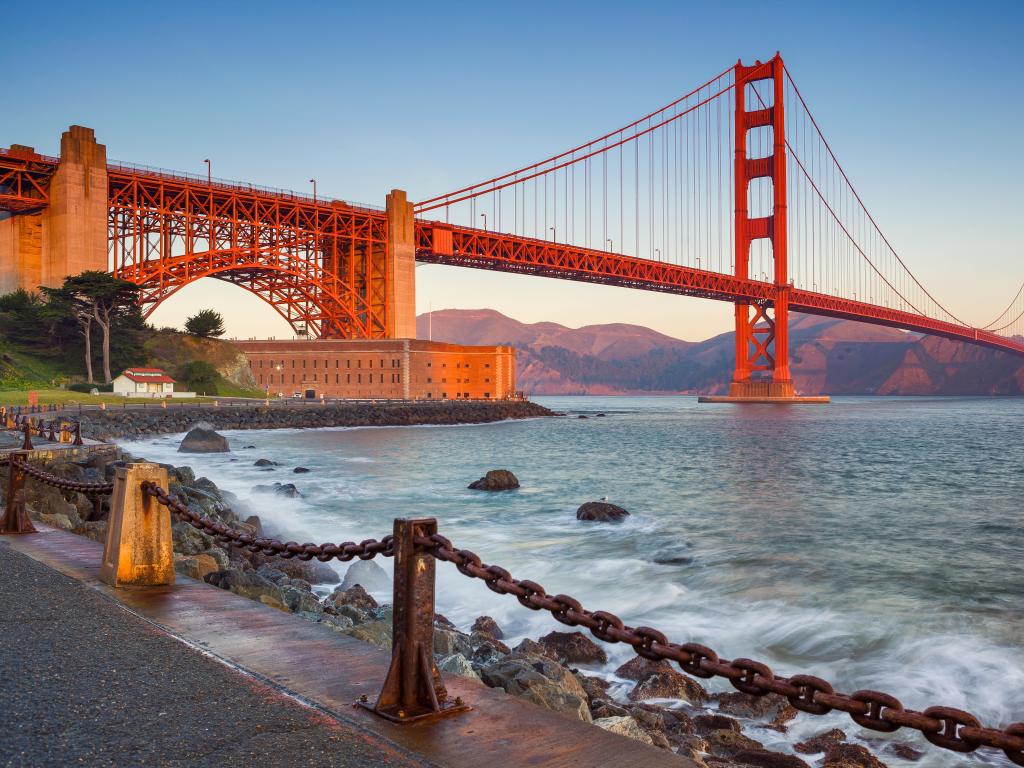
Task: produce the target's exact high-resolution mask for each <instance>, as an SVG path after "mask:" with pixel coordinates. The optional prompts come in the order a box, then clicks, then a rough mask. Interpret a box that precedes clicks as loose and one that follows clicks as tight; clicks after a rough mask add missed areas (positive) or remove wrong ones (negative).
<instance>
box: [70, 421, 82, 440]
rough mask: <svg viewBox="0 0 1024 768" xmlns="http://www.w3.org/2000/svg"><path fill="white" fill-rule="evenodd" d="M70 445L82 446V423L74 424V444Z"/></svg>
mask: <svg viewBox="0 0 1024 768" xmlns="http://www.w3.org/2000/svg"><path fill="white" fill-rule="evenodd" d="M72 445H83V443H82V422H80V421H79V422H76V423H75V442H74V443H72Z"/></svg>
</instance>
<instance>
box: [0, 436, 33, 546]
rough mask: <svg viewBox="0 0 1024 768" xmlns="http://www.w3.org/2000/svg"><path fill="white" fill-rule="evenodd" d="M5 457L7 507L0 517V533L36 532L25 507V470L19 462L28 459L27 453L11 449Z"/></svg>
mask: <svg viewBox="0 0 1024 768" xmlns="http://www.w3.org/2000/svg"><path fill="white" fill-rule="evenodd" d="M7 459H8V464H7V469H8V472H7V509H6V511H5V512H4V515H3V517H2V518H0V535H7V534H13V533H36V529H35V526H33V525H32V520H31V519H30V518H29V516H28V510H26V509H25V470H24V469H22V466H21V463H22V462H24V461H26V460H27V459H28V453H27V452H24V451H12V452H11V453H10V454H9V455H8V457H7Z"/></svg>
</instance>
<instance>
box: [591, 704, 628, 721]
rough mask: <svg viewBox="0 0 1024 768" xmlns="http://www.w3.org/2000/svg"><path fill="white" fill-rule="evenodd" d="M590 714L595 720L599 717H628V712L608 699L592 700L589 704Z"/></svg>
mask: <svg viewBox="0 0 1024 768" xmlns="http://www.w3.org/2000/svg"><path fill="white" fill-rule="evenodd" d="M590 714H591V716H592V717H593V718H594V719H595V720H597V719H598V718H600V717H628V716H629V710H628V709H626V708H625V707H623V706H621V705H619V704H616V703H615V702H614V701H610V700H608V699H594V700H593V701H591V702H590Z"/></svg>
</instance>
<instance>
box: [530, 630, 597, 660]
mask: <svg viewBox="0 0 1024 768" xmlns="http://www.w3.org/2000/svg"><path fill="white" fill-rule="evenodd" d="M539 642H540V644H541V645H542V646H544V648H545V649H546V650H547V652H548V655H549V656H551V657H552V658H554V659H557V660H558V661H561V662H564V663H567V664H605V663H607V661H608V656H607V655H606V654H605V652H604V651H603V650H602V649H601V647H600V646H599V645H598V644H597V643H595V642H594V641H593V640H591V639H590V638H589V637H587V636H586V635H584V634H583V633H582V632H557V631H556V632H549V633H548V634H546V635H544V637H542V638H540V640H539Z"/></svg>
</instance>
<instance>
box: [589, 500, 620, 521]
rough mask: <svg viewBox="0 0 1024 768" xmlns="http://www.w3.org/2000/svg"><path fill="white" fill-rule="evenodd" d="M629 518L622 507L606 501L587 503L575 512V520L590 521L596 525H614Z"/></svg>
mask: <svg viewBox="0 0 1024 768" xmlns="http://www.w3.org/2000/svg"><path fill="white" fill-rule="evenodd" d="M628 516H629V512H627V511H626V510H625V509H623V508H622V507H620V506H618V505H617V504H610V503H608V502H607V501H588V502H587V503H585V504H583V505H581V506H580V508H579V509H577V510H576V519H577V520H590V521H593V522H596V523H614V522H617V521H619V520H622V519H623V518H625V517H628Z"/></svg>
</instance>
